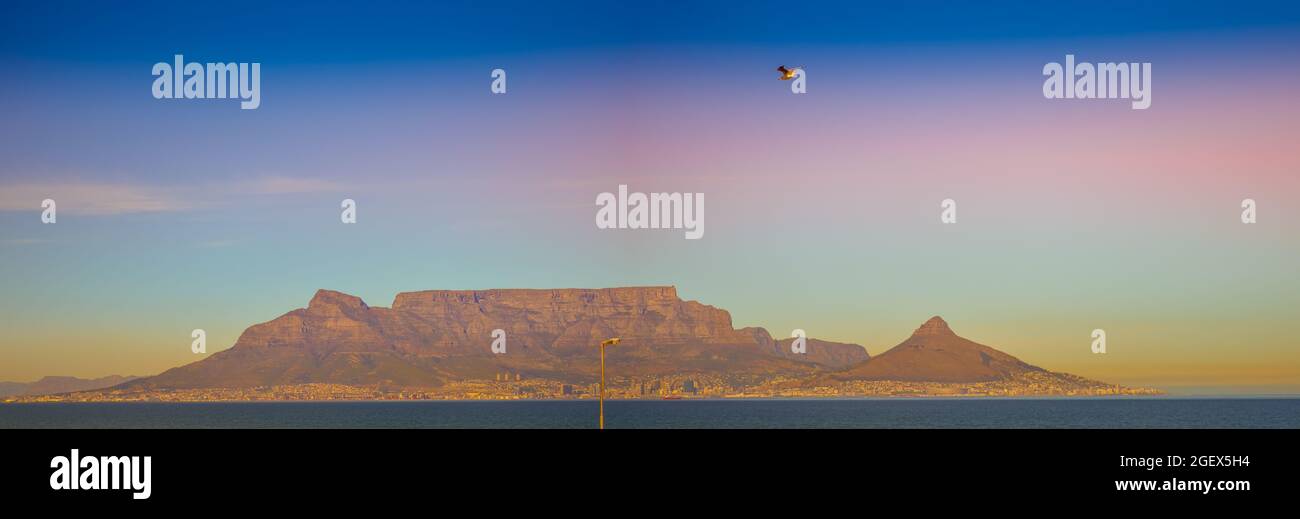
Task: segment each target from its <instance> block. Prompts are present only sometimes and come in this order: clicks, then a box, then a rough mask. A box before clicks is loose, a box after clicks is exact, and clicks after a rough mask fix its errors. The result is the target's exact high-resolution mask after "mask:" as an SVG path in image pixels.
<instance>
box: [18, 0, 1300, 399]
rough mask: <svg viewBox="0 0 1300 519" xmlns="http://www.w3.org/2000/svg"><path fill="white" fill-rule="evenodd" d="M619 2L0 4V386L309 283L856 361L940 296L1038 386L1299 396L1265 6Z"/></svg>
mask: <svg viewBox="0 0 1300 519" xmlns="http://www.w3.org/2000/svg"><path fill="white" fill-rule="evenodd" d="M277 4H279V3H277ZM543 4H552V5H543ZM621 4H624V2H603V3H587V2H582V3H574V2H564V3H559V4H556V3H553V2H516V1H513V0H512V1H504V2H492V3H485V2H454V3H440V5H436V6H435V5H424V4H416V3H385V2H368V3H366V4H365V5H364V6H347V5H345V4H341V3H331V2H312V3H305V4H300V5H288V4H280V5H274V6H266V5H261V4H260V3H242V2H223V3H221V4H220V6H219V7H214V6H213V5H210V4H201V6H200V5H199V4H195V5H185V4H184V3H177V2H160V3H156V4H136V5H135V6H133V7H119V6H112V5H107V4H105V3H102V2H7V3H6V5H5V6H4V7H3V10H4V16H3V17H0V67H2V69H0V70H3V71H4V73H3V75H2V76H0V114H3V118H2V119H0V269H2V270H0V282H2V283H3V285H2V286H3V293H4V297H0V330H2V332H0V380H20V381H26V380H34V379H36V378H39V377H41V376H44V375H56V374H57V375H76V376H82V377H90V376H103V375H108V374H137V375H145V374H153V373H157V372H159V371H162V370H164V369H166V368H169V367H173V366H176V365H179V364H183V363H186V362H191V361H193V360H196V359H197V358H198V357H199V356H197V355H194V354H192V353H190V351H189V345H190V330H192V329H194V328H203V329H205V330H207V332H208V348H209V349H208V351H209V353H211V352H215V351H219V350H222V349H225V348H227V347H229V346H230V345H232V344H233V343H234V341H235V339H236V338H237V337H238V335H239V333H240V332H241V331H242V330H243V329H244V328H246V327H247V326H249V325H251V324H254V323H258V322H263V321H267V320H270V319H272V318H274V317H276V316H279V315H280V314H282V313H284V312H286V311H289V310H291V309H294V308H298V307H302V306H305V305H306V303H307V301H308V300H309V299H310V297H311V295H312V293H313V292H314V291H315V290H316V289H318V288H331V289H336V290H341V291H344V292H348V293H352V294H356V295H359V296H361V297H362V298H364V299H365V300H366V301H367V302H368V303H370V304H372V305H376V306H388V305H389V304H390V303H391V302H392V299H393V297H394V295H395V294H396V293H398V292H402V291H413V290H423V289H476V288H506V287H536V288H549V287H605V286H624V285H660V284H671V285H676V286H677V287H678V290H679V293H680V294H681V295H682V296H683V297H685V298H688V299H695V300H699V301H701V302H703V303H706V304H711V305H715V306H719V307H722V308H725V309H727V310H730V311H731V313H732V316H733V318H734V320H735V324H736V326H738V327H739V326H764V327H767V328H768V329H769V330H771V331H772V332H773V334H774V335H780V336H784V335H787V334H788V332H789V331H790V330H792V329H794V328H802V329H805V330H807V331H808V333H809V335H810V336H813V337H818V338H824V339H831V340H840V341H850V342H857V343H860V344H863V345H865V346H867V348H868V350H869V351H870V352H871V353H872V354H878V353H881V352H883V351H884V350H885V349H887V348H889V347H891V346H893V345H895V344H897V343H898V342H901V341H902V340H903V339H904V338H906V337H907V335H908V334H909V333H910V332H911V331H912V329H913V328H915V327H916V326H918V325H919V324H920V323H921V322H923V321H924V320H925V319H927V318H929V317H930V316H932V315H936V314H938V315H942V316H944V317H945V318H946V319H947V320H948V322H949V323H950V324H951V326H952V327H953V329H954V330H955V331H957V333H959V334H961V335H963V336H965V337H967V338H970V339H972V340H975V341H978V342H981V343H984V344H988V345H990V346H994V347H997V348H999V349H1002V350H1004V351H1007V352H1008V353H1011V354H1013V355H1016V356H1018V357H1020V358H1021V359H1023V360H1025V361H1028V362H1030V363H1033V364H1037V365H1040V366H1043V367H1047V368H1049V369H1053V370H1062V371H1069V372H1073V373H1077V374H1080V375H1084V376H1089V377H1093V378H1099V379H1102V380H1107V381H1113V382H1120V383H1127V384H1142V385H1155V386H1159V387H1165V388H1179V387H1189V386H1191V387H1216V388H1217V389H1215V391H1222V392H1229V391H1245V390H1251V391H1254V390H1259V391H1290V392H1295V391H1300V344H1298V343H1297V334H1296V332H1295V331H1294V329H1293V328H1294V327H1295V325H1296V323H1297V322H1300V315H1298V314H1300V278H1298V277H1297V274H1296V272H1297V264H1300V261H1297V260H1298V259H1300V200H1298V198H1300V154H1298V153H1297V152H1296V148H1297V141H1300V139H1297V136H1300V122H1297V121H1300V103H1297V101H1296V99H1295V97H1294V96H1295V95H1296V93H1297V92H1300V5H1297V4H1295V3H1294V2H1251V1H1244V2H1242V1H1237V2H1199V1H1177V2H1174V1H1170V2H1089V3H1087V4H1086V7H1081V6H1080V5H1082V4H1080V5H1066V4H1055V3H1043V2H906V3H905V4H906V5H902V6H900V5H894V4H897V2H884V3H873V2H744V3H740V2H690V3H685V2H636V4H637V5H636V6H627V5H621ZM177 53H181V54H184V55H185V56H186V57H187V58H189V59H191V60H195V61H204V62H206V61H239V62H259V63H261V64H262V93H261V94H262V105H261V108H259V109H257V110H239V109H238V104H237V102H236V101H231V100H222V101H214V100H190V101H177V100H156V99H153V98H152V96H151V95H150V87H151V85H152V81H153V77H152V76H151V74H150V69H151V67H152V65H153V63H155V62H159V61H168V62H170V61H171V59H172V56H173V55H174V54H177ZM1067 53H1072V54H1075V55H1076V56H1078V59H1079V60H1080V61H1090V62H1105V61H1140V62H1151V63H1152V68H1153V76H1154V78H1153V85H1154V94H1153V102H1152V105H1151V108H1150V109H1148V110H1144V111H1139V110H1130V109H1129V105H1128V103H1127V102H1126V101H1119V100H1115V101H1066V100H1047V99H1044V98H1043V97H1042V94H1041V91H1042V82H1043V77H1042V75H1041V70H1042V67H1043V65H1044V64H1045V63H1047V62H1051V61H1057V62H1059V61H1063V60H1064V56H1065V54H1067ZM779 64H786V65H792V66H793V65H802V66H804V67H805V68H806V70H807V71H808V93H807V94H805V95H792V94H791V93H790V92H789V90H788V83H783V82H779V81H777V80H776V72H775V71H774V70H773V69H774V68H775V67H776V66H777V65H779ZM498 67H500V68H504V69H506V70H507V72H508V74H509V93H508V94H506V95H492V94H490V92H489V88H488V86H489V83H490V81H491V78H490V77H489V72H490V71H491V70H492V69H494V68H498ZM619 184H628V185H629V186H630V188H631V190H633V191H643V192H653V191H669V192H703V193H705V195H706V209H705V215H706V225H705V237H704V239H702V240H694V241H688V240H685V239H683V237H682V233H681V232H680V231H640V232H633V231H601V230H598V229H596V228H595V225H594V216H595V206H594V204H593V202H594V200H595V197H596V195H597V194H598V193H600V192H604V191H616V190H617V186H618V185H619ZM44 198H53V199H55V200H56V201H57V202H58V204H59V218H58V223H57V224H54V225H43V224H41V223H40V202H41V200H42V199H44ZM343 198H352V199H355V200H356V201H357V204H358V213H359V223H357V224H356V225H343V224H341V223H339V220H338V216H339V202H340V200H342V199H343ZM945 198H953V199H955V200H956V201H957V202H958V216H959V220H958V223H957V224H956V225H947V226H945V225H941V224H940V223H939V219H938V215H939V202H940V201H941V200H943V199H945ZM1243 198H1253V199H1255V200H1256V201H1257V202H1258V204H1259V223H1257V224H1254V225H1243V224H1241V223H1240V221H1239V216H1240V203H1241V200H1242V199H1243ZM1094 328H1103V329H1105V330H1106V331H1107V333H1108V337H1109V344H1108V349H1109V353H1107V354H1106V355H1094V354H1092V353H1091V351H1090V349H1089V345H1090V342H1091V338H1090V333H1091V331H1092V330H1093V329H1094Z"/></svg>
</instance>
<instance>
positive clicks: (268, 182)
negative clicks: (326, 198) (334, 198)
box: [237, 177, 344, 195]
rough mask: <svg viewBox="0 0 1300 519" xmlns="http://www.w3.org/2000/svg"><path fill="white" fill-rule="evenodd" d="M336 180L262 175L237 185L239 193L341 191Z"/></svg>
mask: <svg viewBox="0 0 1300 519" xmlns="http://www.w3.org/2000/svg"><path fill="white" fill-rule="evenodd" d="M343 189H344V186H343V185H342V184H339V183H338V182H334V181H331V180H324V179H318V178H303V177H264V178H260V179H257V180H252V181H248V182H244V183H242V184H240V185H239V186H238V187H237V191H239V192H241V193H248V194H255V195H292V194H299V193H324V192H332V191H342V190H343Z"/></svg>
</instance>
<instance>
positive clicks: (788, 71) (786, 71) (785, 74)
mask: <svg viewBox="0 0 1300 519" xmlns="http://www.w3.org/2000/svg"><path fill="white" fill-rule="evenodd" d="M800 70H803V67H795V68H785V65H781V66H779V67H776V71H777V72H780V73H781V81H788V80H791V79H794V74H795V72H798V71H800Z"/></svg>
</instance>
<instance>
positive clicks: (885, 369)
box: [835, 316, 1044, 382]
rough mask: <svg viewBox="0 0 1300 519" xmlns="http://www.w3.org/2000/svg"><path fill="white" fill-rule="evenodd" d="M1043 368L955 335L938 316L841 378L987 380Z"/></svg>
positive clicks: (851, 369) (930, 380) (839, 375)
mask: <svg viewBox="0 0 1300 519" xmlns="http://www.w3.org/2000/svg"><path fill="white" fill-rule="evenodd" d="M1035 371H1036V372H1043V371H1044V370H1043V369H1042V368H1039V367H1036V366H1031V365H1029V364H1026V363H1024V362H1022V361H1021V360H1020V359H1017V358H1015V357H1012V356H1010V355H1007V354H1005V353H1002V352H1000V351H998V350H995V349H993V348H990V347H988V346H984V345H983V344H978V343H975V342H973V341H970V340H967V339H964V338H962V337H958V336H957V334H956V333H954V332H953V331H952V328H949V327H948V323H947V322H944V320H943V319H942V318H940V317H938V316H935V317H932V318H930V320H928V321H926V322H925V323H924V324H922V325H921V327H920V328H917V329H916V331H914V332H912V336H911V337H908V338H907V340H905V341H903V342H902V343H900V344H899V345H897V346H894V347H893V348H891V349H890V350H889V351H886V352H885V353H882V354H880V355H877V356H876V357H875V358H873V359H871V362H867V363H864V364H861V365H858V366H854V367H852V368H850V369H848V370H846V371H845V372H844V373H842V374H837V375H836V376H835V378H837V379H840V380H850V379H857V380H904V381H926V382H986V381H992V380H1002V379H1006V378H1010V377H1013V376H1016V375H1020V374H1024V373H1026V372H1035Z"/></svg>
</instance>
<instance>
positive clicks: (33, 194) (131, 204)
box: [0, 182, 193, 216]
mask: <svg viewBox="0 0 1300 519" xmlns="http://www.w3.org/2000/svg"><path fill="white" fill-rule="evenodd" d="M47 198H48V199H51V200H54V202H55V204H56V208H57V209H58V211H59V213H64V214H77V215H96V216H98V215H117V214H132V213H159V212H169V211H182V210H186V209H189V208H191V207H193V203H192V202H191V201H189V200H187V199H186V197H184V196H180V194H179V193H177V192H175V191H174V190H170V189H162V188H154V187H148V186H140V185H132V184H104V183H93V182H68V183H61V184H15V185H8V186H3V187H0V211H41V210H42V207H41V202H42V201H44V200H45V199H47Z"/></svg>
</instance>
